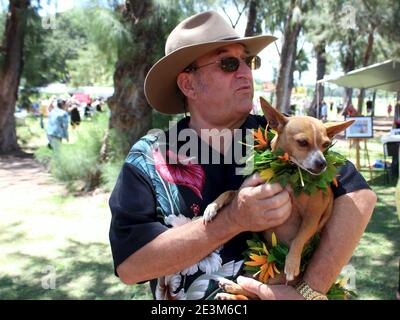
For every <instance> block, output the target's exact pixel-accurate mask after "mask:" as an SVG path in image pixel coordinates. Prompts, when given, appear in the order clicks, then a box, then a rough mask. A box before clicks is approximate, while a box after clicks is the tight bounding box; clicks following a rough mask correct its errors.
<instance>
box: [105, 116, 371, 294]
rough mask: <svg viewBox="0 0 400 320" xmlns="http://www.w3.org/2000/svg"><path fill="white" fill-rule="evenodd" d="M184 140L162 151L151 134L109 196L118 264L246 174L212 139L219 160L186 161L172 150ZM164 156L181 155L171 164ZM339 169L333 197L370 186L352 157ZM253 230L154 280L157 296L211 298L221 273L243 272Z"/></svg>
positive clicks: (260, 121)
mask: <svg viewBox="0 0 400 320" xmlns="http://www.w3.org/2000/svg"><path fill="white" fill-rule="evenodd" d="M189 121H190V120H189V118H185V119H183V120H181V121H180V122H178V123H177V132H178V133H179V132H180V131H181V130H183V129H187V128H188V123H189ZM265 125H266V121H265V119H264V118H263V117H261V116H254V115H249V117H248V118H247V119H246V121H245V122H244V124H243V125H242V127H241V128H242V129H254V128H258V127H259V126H264V127H265ZM167 135H168V132H167ZM197 139H198V144H199V150H204V149H201V145H202V144H204V142H202V140H201V139H200V138H197ZM167 141H169V140H167ZM169 142H170V141H169ZM184 142H185V141H180V142H177V143H176V146H174V147H178V148H174V147H172V146H171V145H170V144H168V145H167V148H166V152H165V155H163V153H162V152H161V151H160V149H161V148H160V146H161V144H162V143H164V142H161V141H160V140H159V138H158V137H157V135H147V136H145V137H143V138H142V139H140V140H139V141H138V142H137V143H135V144H134V145H133V147H132V149H131V151H130V152H129V154H128V157H127V158H126V161H125V163H124V165H123V167H122V170H121V173H120V175H119V177H118V180H117V183H116V185H115V188H114V190H113V192H112V194H111V197H110V201H109V205H110V209H111V213H112V220H111V226H110V244H111V249H112V253H113V259H114V267H115V268H116V267H117V266H118V265H119V264H120V263H122V262H123V261H124V260H125V259H126V258H128V257H129V256H130V255H131V254H133V253H134V252H136V251H137V250H138V249H140V248H141V247H143V246H144V245H145V244H147V243H148V242H150V241H151V240H153V239H154V238H156V237H157V236H158V235H160V234H161V233H162V232H164V231H166V230H167V229H168V228H173V227H176V226H180V225H183V224H185V223H187V222H189V221H191V220H192V219H196V218H198V217H199V216H201V215H202V213H203V211H204V209H205V208H206V207H207V205H208V204H209V203H211V202H212V201H214V200H215V199H216V198H217V197H218V196H219V195H220V194H222V193H223V192H225V191H227V190H236V189H239V187H240V185H241V184H242V183H243V181H244V179H245V177H244V176H242V175H238V174H236V168H237V167H239V166H240V165H239V164H237V163H235V161H233V163H232V164H225V163H224V156H223V155H222V154H220V153H216V151H215V150H213V149H212V148H211V147H209V146H208V145H207V148H209V153H208V155H209V157H210V159H211V157H214V159H216V158H218V157H219V158H220V162H219V163H220V164H191V163H190V162H187V161H186V163H185V160H187V159H185V157H183V156H181V155H179V156H178V155H177V153H176V152H175V151H174V150H179V147H180V146H182V145H183V143H184ZM203 147H204V146H203ZM166 159H169V160H170V159H174V160H178V161H176V162H175V163H176V164H170V162H169V161H166ZM225 162H226V161H225ZM183 163H185V164H183ZM214 163H215V162H214ZM339 174H340V177H339V179H338V183H339V186H338V187H334V186H332V189H333V192H334V194H335V197H338V196H340V195H342V194H345V193H347V192H351V191H355V190H358V189H363V188H368V185H367V183H366V182H365V180H364V179H363V178H362V176H361V175H360V174H359V173H358V172H357V171H356V170H355V168H354V166H353V165H352V164H351V163H349V162H348V163H347V164H346V165H345V166H343V167H342V168H341V169H340V172H339ZM251 236H252V235H251V233H249V232H244V233H241V234H239V235H238V236H236V237H234V238H233V239H231V240H230V241H229V242H227V243H225V244H224V245H223V246H221V247H220V248H218V249H217V250H215V251H213V252H211V253H210V254H209V255H208V256H207V257H205V258H204V259H203V260H201V261H199V262H198V263H196V264H194V265H192V266H189V267H188V268H186V269H184V270H181V271H180V272H177V273H175V274H171V275H165V276H164V277H161V278H158V279H153V280H151V281H150V285H151V289H152V292H153V296H154V298H156V299H190V300H194V299H212V298H213V297H214V296H215V294H216V293H217V292H218V291H219V288H218V282H219V280H220V279H221V278H228V279H234V278H236V277H237V276H238V274H239V273H240V271H241V267H242V264H243V256H242V253H243V252H244V251H245V250H246V248H247V245H246V240H247V239H250V238H251Z"/></svg>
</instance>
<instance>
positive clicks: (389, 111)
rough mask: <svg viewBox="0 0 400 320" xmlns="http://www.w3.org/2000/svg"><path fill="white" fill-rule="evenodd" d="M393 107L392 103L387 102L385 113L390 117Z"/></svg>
mask: <svg viewBox="0 0 400 320" xmlns="http://www.w3.org/2000/svg"><path fill="white" fill-rule="evenodd" d="M392 110H393V107H392V105H391V104H390V103H389V105H388V106H387V113H388V117H389V118H390V114H391V113H392Z"/></svg>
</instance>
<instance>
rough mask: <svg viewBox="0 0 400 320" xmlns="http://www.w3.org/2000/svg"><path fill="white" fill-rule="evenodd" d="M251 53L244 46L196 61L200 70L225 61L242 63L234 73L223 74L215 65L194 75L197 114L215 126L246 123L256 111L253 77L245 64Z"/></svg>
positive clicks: (236, 46) (231, 48) (224, 48)
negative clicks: (226, 58) (228, 58)
mask: <svg viewBox="0 0 400 320" xmlns="http://www.w3.org/2000/svg"><path fill="white" fill-rule="evenodd" d="M246 56H248V53H246V50H245V48H244V47H243V46H242V45H240V44H232V45H228V46H225V47H222V48H219V49H217V50H216V51H213V52H211V53H209V54H206V55H204V56H202V57H201V58H199V59H197V60H196V61H195V64H196V65H197V66H203V65H206V64H208V63H211V62H215V61H219V60H220V59H221V58H224V57H236V58H239V59H240V61H241V62H240V66H239V68H238V70H236V71H234V72H226V71H223V70H222V69H221V67H220V64H219V63H213V64H210V65H208V66H204V67H202V68H200V69H197V70H195V71H194V72H191V76H192V77H193V78H192V84H193V88H194V90H195V98H194V100H195V101H194V102H195V104H194V105H195V106H196V108H195V109H193V108H192V109H191V110H190V112H191V114H192V115H194V114H196V115H197V116H200V117H201V118H202V119H203V120H207V121H209V122H210V123H213V124H215V125H224V124H225V123H226V124H229V123H230V122H232V121H235V119H242V118H243V117H245V116H247V114H248V113H249V112H250V111H251V109H252V101H253V76H252V72H251V69H250V67H249V66H247V65H246V63H245V62H244V61H243V60H242V59H244V58H245V57H246Z"/></svg>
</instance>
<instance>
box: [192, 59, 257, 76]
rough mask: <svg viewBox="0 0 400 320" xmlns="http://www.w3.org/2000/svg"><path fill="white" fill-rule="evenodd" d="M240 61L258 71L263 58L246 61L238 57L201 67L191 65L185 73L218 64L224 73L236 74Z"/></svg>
mask: <svg viewBox="0 0 400 320" xmlns="http://www.w3.org/2000/svg"><path fill="white" fill-rule="evenodd" d="M240 61H244V62H245V63H246V65H247V66H248V67H249V68H250V69H251V70H256V69H258V68H260V66H261V58H260V57H259V56H249V57H246V58H244V59H239V58H236V57H224V58H222V59H220V60H217V61H213V62H210V63H207V64H203V65H201V66H196V65H194V64H193V65H190V66H188V67H187V68H186V69H185V70H184V71H185V72H191V71H196V70H197V69H200V68H203V67H206V66H209V65H212V64H215V63H218V64H219V67H220V68H221V70H222V71H225V72H235V71H236V70H237V69H239V66H240Z"/></svg>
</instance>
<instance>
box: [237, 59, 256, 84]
mask: <svg viewBox="0 0 400 320" xmlns="http://www.w3.org/2000/svg"><path fill="white" fill-rule="evenodd" d="M236 76H237V77H238V78H247V79H249V80H251V79H253V73H252V71H251V69H250V67H249V66H248V65H247V64H246V62H244V61H243V60H240V64H239V68H238V69H237V70H236Z"/></svg>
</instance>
